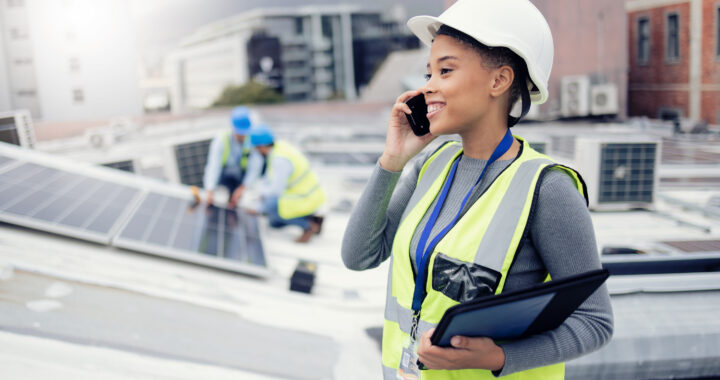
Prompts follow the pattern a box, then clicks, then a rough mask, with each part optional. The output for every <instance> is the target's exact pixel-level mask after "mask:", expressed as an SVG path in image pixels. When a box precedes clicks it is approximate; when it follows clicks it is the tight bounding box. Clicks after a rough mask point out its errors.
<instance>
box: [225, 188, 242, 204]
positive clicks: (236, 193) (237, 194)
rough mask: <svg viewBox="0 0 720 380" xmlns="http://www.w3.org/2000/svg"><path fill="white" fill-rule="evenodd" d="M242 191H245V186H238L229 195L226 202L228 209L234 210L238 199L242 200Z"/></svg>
mask: <svg viewBox="0 0 720 380" xmlns="http://www.w3.org/2000/svg"><path fill="white" fill-rule="evenodd" d="M243 191H245V186H240V187H238V188H237V189H235V191H233V193H232V195H230V201H229V202H228V208H235V206H237V204H238V202H239V201H240V198H242V195H243Z"/></svg>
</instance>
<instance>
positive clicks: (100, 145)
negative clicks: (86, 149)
mask: <svg viewBox="0 0 720 380" xmlns="http://www.w3.org/2000/svg"><path fill="white" fill-rule="evenodd" d="M85 140H86V141H87V144H88V145H89V146H91V147H93V148H95V149H107V148H109V147H111V146H112V145H113V144H115V133H114V132H113V131H112V130H111V129H110V128H98V129H88V130H86V131H85Z"/></svg>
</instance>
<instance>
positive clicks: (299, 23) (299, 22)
mask: <svg viewBox="0 0 720 380" xmlns="http://www.w3.org/2000/svg"><path fill="white" fill-rule="evenodd" d="M295 34H297V35H301V34H303V18H302V17H296V18H295Z"/></svg>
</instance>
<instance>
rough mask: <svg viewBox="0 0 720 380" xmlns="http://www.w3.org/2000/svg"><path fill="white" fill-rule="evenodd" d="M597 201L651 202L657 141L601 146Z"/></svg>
mask: <svg viewBox="0 0 720 380" xmlns="http://www.w3.org/2000/svg"><path fill="white" fill-rule="evenodd" d="M600 149H601V155H600V159H601V163H600V189H599V195H598V202H600V203H603V202H605V203H609V202H652V200H653V190H654V189H653V186H654V179H655V153H656V150H657V144H654V143H644V144H616V143H606V144H602V146H601V148H600Z"/></svg>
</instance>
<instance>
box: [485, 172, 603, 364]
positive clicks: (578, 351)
mask: <svg viewBox="0 0 720 380" xmlns="http://www.w3.org/2000/svg"><path fill="white" fill-rule="evenodd" d="M530 234H531V242H532V244H533V245H534V246H535V249H536V250H537V253H538V255H539V256H540V259H541V260H542V262H543V263H544V264H545V267H546V268H547V270H548V273H550V276H551V277H552V278H563V277H567V276H570V275H573V274H578V273H582V272H587V271H591V270H595V269H600V268H601V263H600V257H599V255H598V249H597V243H596V241H595V232H594V229H593V225H592V219H591V217H590V212H589V210H588V208H587V206H586V204H585V199H584V198H583V197H582V195H580V193H579V192H578V191H577V189H576V188H575V185H574V184H573V182H572V180H571V179H570V177H569V176H567V175H566V174H565V173H563V172H560V171H555V170H552V171H550V172H548V174H547V175H546V176H545V178H544V179H543V182H542V183H541V185H540V192H539V195H538V200H537V205H536V209H535V216H534V217H533V220H532V221H531V225H530ZM612 333H613V314H612V306H611V304H610V296H609V294H608V291H607V287H606V285H602V286H601V287H600V288H599V289H598V290H597V291H596V292H595V293H593V294H592V295H591V296H590V297H589V298H588V299H587V300H586V301H585V302H583V303H582V304H581V305H580V306H579V307H578V309H577V310H575V311H574V312H573V313H572V314H571V315H570V316H569V317H568V319H567V320H565V322H564V323H563V324H562V325H560V326H559V327H558V328H556V329H554V330H551V331H547V332H545V333H542V334H537V335H534V336H531V337H529V338H527V339H521V340H517V341H513V342H509V343H505V344H502V345H501V347H502V349H503V351H504V352H505V366H504V367H503V369H502V370H500V371H495V372H494V375H495V376H505V375H509V374H511V373H515V372H519V371H523V370H527V369H530V368H536V367H542V366H546V365H550V364H554V363H559V362H566V361H568V360H570V359H574V358H576V357H579V356H581V355H583V354H587V353H589V352H591V351H594V350H597V349H599V348H600V347H602V346H603V345H605V344H606V343H607V342H609V341H610V338H611V336H612Z"/></svg>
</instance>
